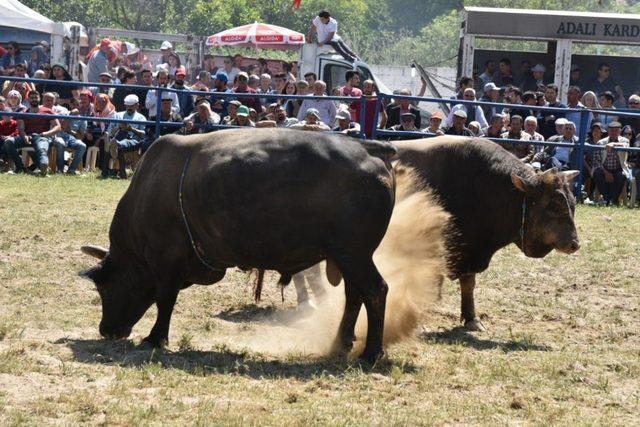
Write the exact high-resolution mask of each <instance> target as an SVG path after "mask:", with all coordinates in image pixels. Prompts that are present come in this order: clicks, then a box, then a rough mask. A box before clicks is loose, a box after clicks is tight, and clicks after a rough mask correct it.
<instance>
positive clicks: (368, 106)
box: [350, 98, 384, 138]
mask: <svg viewBox="0 0 640 427" xmlns="http://www.w3.org/2000/svg"><path fill="white" fill-rule="evenodd" d="M376 103H379V104H380V105H379V106H378V114H380V112H382V111H384V103H383V102H382V101H381V100H378V98H368V99H367V101H366V102H365V104H364V134H365V135H367V138H371V137H372V136H373V129H374V128H375V127H376V126H378V124H377V123H374V122H373V120H374V119H375V115H376ZM350 107H351V108H353V109H354V110H355V112H354V113H353V116H354V118H353V121H354V122H358V123H360V101H354V102H352V103H351V106H350Z"/></svg>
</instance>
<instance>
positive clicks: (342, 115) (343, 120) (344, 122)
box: [332, 110, 360, 136]
mask: <svg viewBox="0 0 640 427" xmlns="http://www.w3.org/2000/svg"><path fill="white" fill-rule="evenodd" d="M332 130H333V131H334V132H340V133H344V134H346V135H349V136H358V134H359V133H360V125H359V124H358V123H356V122H354V121H351V113H349V111H348V110H339V111H338V112H337V113H336V127H334V128H333V129H332Z"/></svg>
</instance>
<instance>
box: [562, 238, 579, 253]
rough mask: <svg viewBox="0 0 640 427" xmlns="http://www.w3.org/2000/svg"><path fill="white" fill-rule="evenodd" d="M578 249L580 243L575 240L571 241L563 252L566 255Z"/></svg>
mask: <svg viewBox="0 0 640 427" xmlns="http://www.w3.org/2000/svg"><path fill="white" fill-rule="evenodd" d="M578 249H580V242H579V241H578V240H577V239H576V240H572V241H571V243H569V245H568V246H567V247H566V248H565V250H564V252H566V253H568V254H572V253H574V252H577V251H578Z"/></svg>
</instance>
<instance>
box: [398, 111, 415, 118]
mask: <svg viewBox="0 0 640 427" xmlns="http://www.w3.org/2000/svg"><path fill="white" fill-rule="evenodd" d="M403 117H407V118H411V119H415V118H416V115H415V114H413V113H411V112H406V113H402V114H400V118H403Z"/></svg>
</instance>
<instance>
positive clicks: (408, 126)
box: [389, 111, 422, 140]
mask: <svg viewBox="0 0 640 427" xmlns="http://www.w3.org/2000/svg"><path fill="white" fill-rule="evenodd" d="M415 122H416V116H415V114H413V113H411V112H408V111H407V112H405V113H402V115H401V116H400V124H399V125H395V126H392V127H391V128H390V130H393V131H399V132H419V131H420V129H418V128H417V127H416V124H415ZM420 138H422V136H420V135H401V136H392V135H389V139H390V140H403V139H420Z"/></svg>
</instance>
